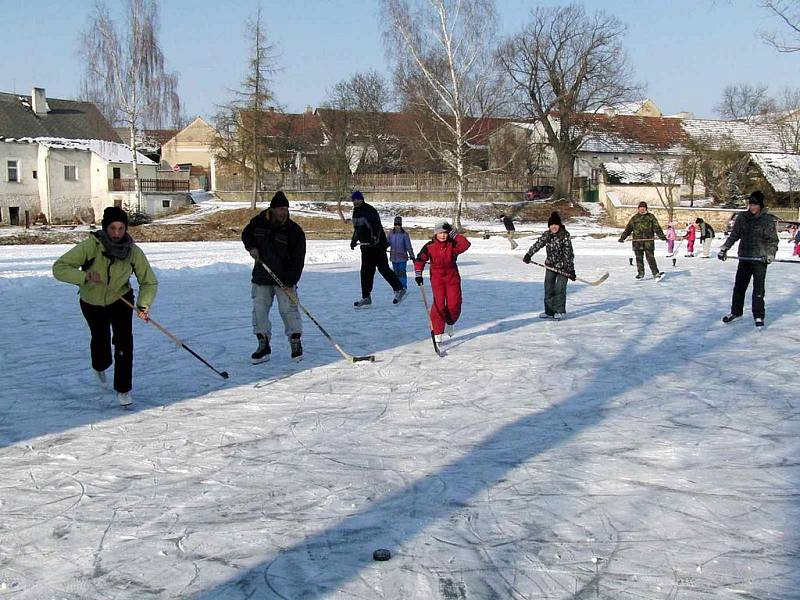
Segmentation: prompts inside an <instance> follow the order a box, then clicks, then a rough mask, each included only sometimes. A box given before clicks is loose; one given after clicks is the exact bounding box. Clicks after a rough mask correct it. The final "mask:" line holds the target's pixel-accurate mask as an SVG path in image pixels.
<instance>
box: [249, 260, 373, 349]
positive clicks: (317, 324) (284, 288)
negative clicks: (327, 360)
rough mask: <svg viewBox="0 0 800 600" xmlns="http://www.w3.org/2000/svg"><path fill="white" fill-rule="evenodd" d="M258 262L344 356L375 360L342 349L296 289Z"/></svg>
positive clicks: (264, 264) (265, 265)
mask: <svg viewBox="0 0 800 600" xmlns="http://www.w3.org/2000/svg"><path fill="white" fill-rule="evenodd" d="M256 262H258V264H260V265H261V266H262V267H263V268H264V269H265V270H266V271H267V273H269V276H270V277H272V278H273V279H274V280H275V283H277V284H278V286H279V287H280V288H282V289H283V291H284V292H286V295H287V296H289V298H290V299H291V301H292V302H294V303H295V304H297V306H299V307H300V310H302V311H303V312H304V313H306V316H307V317H308V318H309V319H311V322H312V323H314V325H316V326H317V329H319V330H320V331H321V332H322V335H324V336H325V337H326V338H328V341H329V342H330V343H331V344H332V345H333V347H334V348H336V351H337V352H338V353H339V354H341V355H342V356H343V357H344V358H346V359H347V360H349V361H350V362H354V363H355V362H360V361H369V362H372V361H374V360H375V355H374V354H370V355H368V356H353V355H352V354H348V353H347V352H345V351H344V350H342V347H341V346H340V345H339V344H337V343H336V340H335V339H333V336H332V335H331V334H330V333H328V332H327V331H325V328H324V327H323V326H322V324H321V323H320V322H319V321H317V320H316V319H315V318H314V315H312V314H311V313H310V312H309V311H308V309H307V308H306V307H305V306H303V304H302V303H301V302H300V299H299V298H298V297H297V294H295V293H294V290H293V289H292V288H289V287H286V286H285V285H284V284H283V282H282V281H281V280H280V278H279V277H278V276H277V275H275V273H273V272H272V269H270V268H269V267H268V266H267V264H266V263H265V262H264V261H263V260H261V259H260V258H257V259H256Z"/></svg>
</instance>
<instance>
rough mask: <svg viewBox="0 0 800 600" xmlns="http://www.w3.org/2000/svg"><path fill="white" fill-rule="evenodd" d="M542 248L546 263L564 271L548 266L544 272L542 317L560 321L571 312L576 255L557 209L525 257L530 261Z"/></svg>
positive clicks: (540, 316) (524, 260)
mask: <svg viewBox="0 0 800 600" xmlns="http://www.w3.org/2000/svg"><path fill="white" fill-rule="evenodd" d="M542 247H544V248H546V250H547V258H546V259H545V261H544V264H545V265H546V266H548V267H552V268H553V269H556V270H558V271H561V273H556V272H555V271H551V270H550V269H547V271H546V272H545V274H544V312H543V313H541V314H540V315H539V318H540V319H555V320H556V321H558V320H560V319H561V318H562V317H563V316H564V315H565V314H566V313H567V279H571V280H572V281H575V254H574V252H573V251H572V241H571V240H570V236H569V232H568V231H567V230H566V229H565V228H564V224H563V223H562V222H561V215H559V214H558V213H557V212H553V213H552V214H551V215H550V218H549V219H548V220H547V231H545V232H544V233H543V234H542V235H541V236H540V237H539V239H538V240H536V241H535V242H534V243H533V245H532V246H531V247H530V248H529V249H528V251H527V252H526V253H525V256H523V257H522V260H523V262H525V263H526V264H529V263H530V262H531V258H532V257H533V255H534V254H536V253H537V252H538V251H539V250H541V249H542Z"/></svg>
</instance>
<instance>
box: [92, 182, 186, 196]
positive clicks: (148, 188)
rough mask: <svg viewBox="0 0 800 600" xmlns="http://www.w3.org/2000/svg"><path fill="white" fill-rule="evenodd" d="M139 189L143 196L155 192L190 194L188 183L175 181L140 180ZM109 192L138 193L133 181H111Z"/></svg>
mask: <svg viewBox="0 0 800 600" xmlns="http://www.w3.org/2000/svg"><path fill="white" fill-rule="evenodd" d="M139 189H141V190H142V193H143V194H150V193H154V192H188V191H189V182H188V181H173V180H170V179H140V180H139ZM108 191H110V192H133V191H136V187H135V183H134V180H133V179H109V180H108Z"/></svg>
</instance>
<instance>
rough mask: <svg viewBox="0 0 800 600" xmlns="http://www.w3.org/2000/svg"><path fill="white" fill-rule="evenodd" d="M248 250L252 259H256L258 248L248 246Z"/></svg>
mask: <svg viewBox="0 0 800 600" xmlns="http://www.w3.org/2000/svg"><path fill="white" fill-rule="evenodd" d="M248 252H249V253H250V256H252V257H253V259H254V260H258V248H250V250H248Z"/></svg>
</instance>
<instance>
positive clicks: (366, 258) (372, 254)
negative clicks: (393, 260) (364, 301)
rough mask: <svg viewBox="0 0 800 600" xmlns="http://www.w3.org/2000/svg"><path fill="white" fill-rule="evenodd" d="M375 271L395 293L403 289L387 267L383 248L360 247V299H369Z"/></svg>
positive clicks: (387, 262) (387, 260)
mask: <svg viewBox="0 0 800 600" xmlns="http://www.w3.org/2000/svg"><path fill="white" fill-rule="evenodd" d="M375 269H378V272H379V273H380V274H381V275H383V278H384V279H385V280H386V281H387V282H388V283H389V285H390V286H392V289H393V290H394V291H395V292H396V291H397V290H400V289H402V288H403V284H401V283H400V280H399V279H398V278H397V275H395V273H394V271H393V270H392V268H391V267H390V266H389V259H388V258H387V256H386V250H384V249H383V248H373V247H372V246H361V297H362V298H369V297H370V295H371V294H372V283H373V281H374V280H375Z"/></svg>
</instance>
